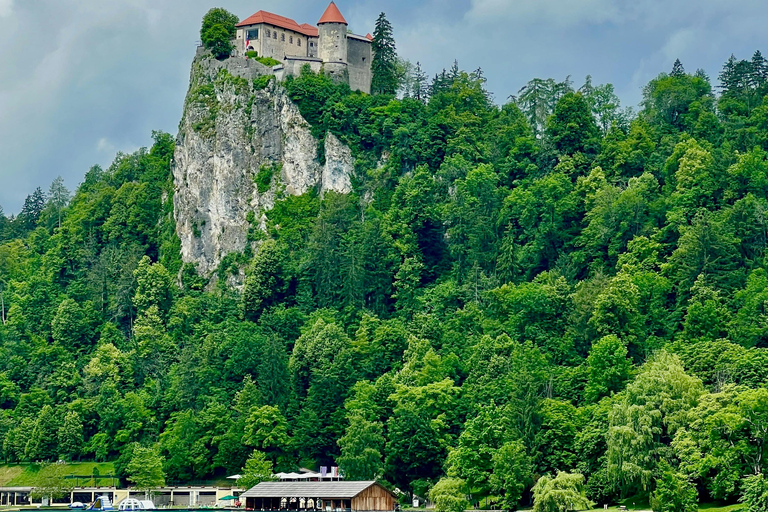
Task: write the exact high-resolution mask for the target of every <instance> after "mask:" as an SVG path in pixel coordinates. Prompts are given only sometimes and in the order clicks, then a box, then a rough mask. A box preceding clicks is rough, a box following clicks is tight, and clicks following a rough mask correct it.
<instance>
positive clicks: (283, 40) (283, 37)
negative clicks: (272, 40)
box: [280, 34, 285, 42]
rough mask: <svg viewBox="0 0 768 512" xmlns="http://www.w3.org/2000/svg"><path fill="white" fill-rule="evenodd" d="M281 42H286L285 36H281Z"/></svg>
mask: <svg viewBox="0 0 768 512" xmlns="http://www.w3.org/2000/svg"><path fill="white" fill-rule="evenodd" d="M280 41H282V42H285V34H280Z"/></svg>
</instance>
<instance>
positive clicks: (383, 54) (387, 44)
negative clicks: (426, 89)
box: [371, 12, 398, 94]
mask: <svg viewBox="0 0 768 512" xmlns="http://www.w3.org/2000/svg"><path fill="white" fill-rule="evenodd" d="M372 49H373V62H372V63H371V71H372V72H373V79H372V80H371V92H372V93H373V94H395V92H396V91H397V85H398V84H397V50H396V49H395V38H394V37H393V36H392V24H391V23H390V22H389V20H388V19H387V16H386V14H384V13H383V12H382V13H381V14H379V17H378V19H377V20H376V29H375V30H374V31H373V44H372Z"/></svg>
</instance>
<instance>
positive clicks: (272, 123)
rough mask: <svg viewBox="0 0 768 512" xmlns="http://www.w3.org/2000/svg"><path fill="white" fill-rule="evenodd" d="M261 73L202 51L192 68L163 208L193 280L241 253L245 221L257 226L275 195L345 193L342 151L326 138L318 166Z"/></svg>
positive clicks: (349, 165)
mask: <svg viewBox="0 0 768 512" xmlns="http://www.w3.org/2000/svg"><path fill="white" fill-rule="evenodd" d="M270 72H271V70H270V69H268V68H267V67H265V66H263V65H261V64H259V63H258V62H255V61H253V60H249V59H241V58H230V59H227V60H225V61H223V62H219V61H217V60H215V59H213V58H212V57H211V56H210V54H208V53H207V52H204V51H200V52H198V54H197V56H196V57H195V60H194V62H193V64H192V72H191V75H190V88H189V91H188V93H187V98H186V101H185V107H184V115H183V117H182V119H181V123H180V124H179V135H178V138H177V141H176V152H175V155H174V163H173V178H174V184H175V193H174V198H173V203H174V216H175V218H176V230H177V233H178V236H179V238H180V239H181V251H182V258H183V260H184V262H185V263H193V264H195V265H196V266H197V270H198V272H200V273H201V274H202V275H210V274H211V272H212V271H214V270H215V269H216V268H217V266H218V265H219V263H220V262H221V260H222V259H223V258H224V257H225V256H226V255H227V254H229V253H233V252H241V251H243V250H244V249H245V248H246V244H247V243H248V241H247V234H248V229H249V227H250V224H249V222H248V220H247V217H248V214H249V212H254V213H255V215H256V218H259V212H261V211H266V210H269V209H271V208H272V207H273V206H274V202H275V200H276V197H277V196H278V194H294V195H300V194H304V193H306V192H308V191H310V190H311V189H315V190H317V191H318V192H319V193H320V194H322V193H324V192H325V191H328V190H334V191H337V192H342V193H346V192H349V191H350V189H351V175H352V173H353V171H354V164H353V159H352V154H351V152H350V150H349V148H348V147H347V146H345V145H344V144H343V143H342V142H341V141H339V140H338V139H337V138H336V137H335V136H333V135H332V134H330V133H329V134H328V135H327V136H326V137H325V148H324V149H325V163H324V164H323V165H321V164H320V161H319V159H318V140H317V139H316V138H315V137H314V136H313V135H312V133H311V130H310V126H309V124H308V123H307V122H306V121H305V120H304V118H303V117H302V116H301V114H300V112H299V109H298V107H296V105H295V104H294V103H292V102H291V100H290V98H289V97H288V96H287V95H286V93H285V91H284V90H283V88H282V87H281V86H280V85H279V84H278V83H276V82H275V80H274V79H270V78H269V77H268V75H269V73H270Z"/></svg>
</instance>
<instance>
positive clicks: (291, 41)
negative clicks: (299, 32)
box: [289, 36, 293, 44]
mask: <svg viewBox="0 0 768 512" xmlns="http://www.w3.org/2000/svg"><path fill="white" fill-rule="evenodd" d="M290 39H291V40H290V41H289V43H291V44H293V36H291V37H290Z"/></svg>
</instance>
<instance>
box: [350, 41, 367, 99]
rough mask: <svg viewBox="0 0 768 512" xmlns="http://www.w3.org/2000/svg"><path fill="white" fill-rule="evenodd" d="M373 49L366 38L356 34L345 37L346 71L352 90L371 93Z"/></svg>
mask: <svg viewBox="0 0 768 512" xmlns="http://www.w3.org/2000/svg"><path fill="white" fill-rule="evenodd" d="M372 58H373V51H372V50H371V43H370V42H368V40H365V41H363V40H361V39H358V38H357V37H356V36H349V37H347V73H348V74H349V87H350V88H351V89H352V90H353V91H354V90H358V91H362V92H364V93H368V94H370V93H371V79H372V78H373V75H372V72H371V59H372Z"/></svg>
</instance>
